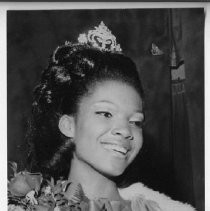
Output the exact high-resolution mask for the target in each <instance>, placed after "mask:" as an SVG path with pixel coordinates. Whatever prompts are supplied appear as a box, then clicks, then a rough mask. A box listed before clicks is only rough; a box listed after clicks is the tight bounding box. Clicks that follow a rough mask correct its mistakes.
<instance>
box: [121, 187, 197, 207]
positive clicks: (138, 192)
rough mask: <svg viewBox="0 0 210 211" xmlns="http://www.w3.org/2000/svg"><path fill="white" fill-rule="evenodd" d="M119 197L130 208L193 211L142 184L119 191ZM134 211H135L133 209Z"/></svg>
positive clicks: (185, 204)
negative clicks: (141, 207)
mask: <svg viewBox="0 0 210 211" xmlns="http://www.w3.org/2000/svg"><path fill="white" fill-rule="evenodd" d="M119 192H120V195H121V196H122V198H123V199H125V200H130V201H131V206H134V207H136V206H146V207H148V208H151V209H149V210H157V211H159V210H160V211H195V209H194V208H193V207H192V206H191V205H189V204H187V203H182V202H180V201H175V200H173V199H171V198H170V197H169V196H166V195H165V194H163V193H159V192H158V191H154V190H152V189H150V188H148V187H146V186H145V185H143V184H142V183H135V184H132V185H131V186H129V187H127V188H123V189H119ZM133 210H135V209H133Z"/></svg>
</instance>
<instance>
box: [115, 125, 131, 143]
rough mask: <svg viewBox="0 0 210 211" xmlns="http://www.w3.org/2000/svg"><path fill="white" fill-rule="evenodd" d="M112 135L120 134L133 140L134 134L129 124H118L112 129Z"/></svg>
mask: <svg viewBox="0 0 210 211" xmlns="http://www.w3.org/2000/svg"><path fill="white" fill-rule="evenodd" d="M112 135H119V136H122V137H123V138H125V139H128V140H133V135H132V133H131V130H130V128H129V125H128V124H122V123H120V124H117V125H115V126H114V127H113V129H112Z"/></svg>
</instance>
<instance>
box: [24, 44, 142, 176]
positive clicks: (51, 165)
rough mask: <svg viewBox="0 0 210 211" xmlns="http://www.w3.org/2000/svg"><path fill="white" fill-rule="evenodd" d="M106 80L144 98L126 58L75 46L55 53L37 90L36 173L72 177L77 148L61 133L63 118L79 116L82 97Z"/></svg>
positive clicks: (32, 127) (33, 126)
mask: <svg viewBox="0 0 210 211" xmlns="http://www.w3.org/2000/svg"><path fill="white" fill-rule="evenodd" d="M105 80H117V81H122V82H125V83H127V84H129V85H131V86H132V87H134V88H135V89H136V90H137V91H138V93H139V94H140V96H141V97H142V98H143V89H142V86H141V82H140V79H139V76H138V72H137V70H136V66H135V64H134V62H133V61H132V60H131V59H130V58H128V57H126V56H124V55H123V54H117V53H112V52H103V51H100V50H98V49H95V48H92V47H90V46H88V45H85V44H71V43H69V44H67V45H63V46H60V47H58V48H57V49H56V50H55V52H54V54H53V55H52V57H51V60H50V62H49V65H48V67H47V68H46V69H45V70H44V71H43V72H42V76H41V80H40V82H39V83H38V85H37V86H36V87H35V90H34V99H33V104H32V117H31V120H30V124H29V129H28V133H27V137H28V141H29V144H30V149H31V153H30V156H29V162H30V163H31V166H32V168H31V170H32V171H41V172H42V173H44V174H46V175H51V176H53V177H55V178H57V177H60V176H63V177H64V178H65V177H67V176H68V173H69V168H70V160H71V157H72V150H73V148H74V146H73V145H72V143H71V141H69V139H68V138H67V137H64V135H62V134H61V133H60V131H59V128H58V122H59V118H60V117H61V116H62V115H63V114H69V115H74V114H76V113H77V110H78V103H79V101H80V100H81V97H83V96H84V95H86V94H87V93H88V91H89V89H90V87H93V86H94V85H95V84H96V83H98V82H102V81H105Z"/></svg>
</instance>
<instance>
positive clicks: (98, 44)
mask: <svg viewBox="0 0 210 211" xmlns="http://www.w3.org/2000/svg"><path fill="white" fill-rule="evenodd" d="M78 42H79V43H82V44H83V43H85V44H90V45H91V46H93V47H95V48H98V49H99V50H101V51H109V52H117V53H120V52H121V51H122V49H121V47H120V44H117V42H116V37H115V36H114V35H113V34H112V32H111V31H110V30H109V29H108V28H107V26H106V25H105V24H104V23H103V21H101V23H100V24H99V26H98V27H97V26H95V29H94V30H89V31H88V32H87V33H84V34H80V35H79V37H78Z"/></svg>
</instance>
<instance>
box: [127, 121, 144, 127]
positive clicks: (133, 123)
mask: <svg viewBox="0 0 210 211" xmlns="http://www.w3.org/2000/svg"><path fill="white" fill-rule="evenodd" d="M143 123H144V122H143V121H130V124H131V125H134V126H137V127H140V128H142V126H143Z"/></svg>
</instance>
